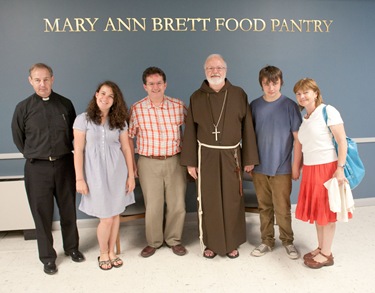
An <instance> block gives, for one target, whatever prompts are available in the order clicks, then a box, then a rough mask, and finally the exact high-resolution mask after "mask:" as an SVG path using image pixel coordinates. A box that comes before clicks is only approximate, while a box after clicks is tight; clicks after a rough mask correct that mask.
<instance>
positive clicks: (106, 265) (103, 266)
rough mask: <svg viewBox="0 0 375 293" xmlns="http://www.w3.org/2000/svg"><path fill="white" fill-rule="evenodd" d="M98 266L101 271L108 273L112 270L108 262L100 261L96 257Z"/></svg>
mask: <svg viewBox="0 0 375 293" xmlns="http://www.w3.org/2000/svg"><path fill="white" fill-rule="evenodd" d="M98 264H99V268H100V269H101V270H103V271H109V270H110V269H112V264H111V261H110V260H100V256H98Z"/></svg>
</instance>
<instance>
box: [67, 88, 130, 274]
mask: <svg viewBox="0 0 375 293" xmlns="http://www.w3.org/2000/svg"><path fill="white" fill-rule="evenodd" d="M127 120H128V110H127V106H126V103H125V101H124V98H123V95H122V92H121V90H120V88H119V87H118V86H117V85H116V84H115V83H113V82H111V81H105V82H103V83H101V84H100V85H99V86H98V88H97V90H96V92H95V95H94V96H93V98H92V100H91V101H90V103H89V105H88V107H87V112H85V113H82V114H80V115H78V116H77V118H76V120H75V122H74V125H73V129H74V166H75V172H76V180H77V181H76V188H77V192H78V193H81V194H82V197H81V203H80V205H79V209H80V210H81V211H83V212H84V213H86V214H88V215H90V216H94V217H98V218H99V219H100V221H99V224H98V228H97V237H98V242H99V248H100V256H99V257H98V263H99V267H100V268H101V269H102V270H109V269H111V268H112V267H115V268H118V267H120V266H122V264H123V261H122V260H121V259H120V258H119V257H118V256H117V255H116V254H115V252H114V247H115V243H116V238H117V234H118V230H119V225H120V218H119V214H121V213H122V212H123V211H124V210H125V208H126V206H128V205H130V204H132V203H134V193H133V190H134V187H135V179H134V171H133V156H132V152H131V149H130V145H129V137H128V125H127V122H126V121H127Z"/></svg>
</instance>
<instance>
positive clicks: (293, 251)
mask: <svg viewBox="0 0 375 293" xmlns="http://www.w3.org/2000/svg"><path fill="white" fill-rule="evenodd" d="M284 247H285V250H286V253H287V254H288V256H289V258H291V259H297V258H299V252H298V250H297V248H296V247H295V246H294V245H293V244H289V245H287V246H284Z"/></svg>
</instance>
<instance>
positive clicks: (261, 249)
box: [251, 243, 272, 256]
mask: <svg viewBox="0 0 375 293" xmlns="http://www.w3.org/2000/svg"><path fill="white" fill-rule="evenodd" d="M269 251H272V248H271V247H269V246H268V245H266V244H263V243H262V244H261V245H259V246H258V247H257V248H255V249H254V250H253V251H252V252H251V255H252V256H263V255H265V254H266V253H267V252H269Z"/></svg>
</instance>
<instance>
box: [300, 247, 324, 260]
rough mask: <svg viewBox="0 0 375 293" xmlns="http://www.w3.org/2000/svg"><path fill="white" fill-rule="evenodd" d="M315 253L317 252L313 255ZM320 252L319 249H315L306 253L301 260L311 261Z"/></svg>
mask: <svg viewBox="0 0 375 293" xmlns="http://www.w3.org/2000/svg"><path fill="white" fill-rule="evenodd" d="M315 251H318V252H317V253H313V252H315ZM319 252H320V247H318V248H317V249H315V250H313V251H311V252H309V253H306V254H305V255H304V256H303V260H308V259H312V258H314V257H315V256H316V255H318V254H319Z"/></svg>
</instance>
